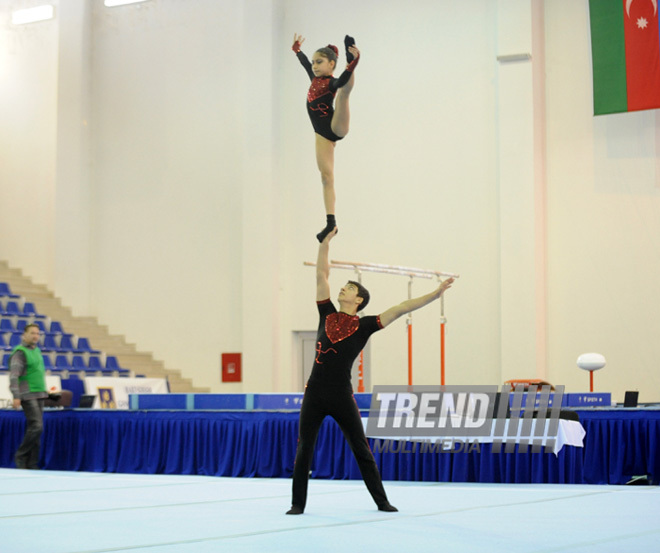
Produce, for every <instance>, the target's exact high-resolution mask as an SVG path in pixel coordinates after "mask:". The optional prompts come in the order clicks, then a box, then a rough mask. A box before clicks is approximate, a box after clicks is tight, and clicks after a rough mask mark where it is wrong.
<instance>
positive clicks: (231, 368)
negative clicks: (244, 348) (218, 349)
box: [222, 353, 241, 382]
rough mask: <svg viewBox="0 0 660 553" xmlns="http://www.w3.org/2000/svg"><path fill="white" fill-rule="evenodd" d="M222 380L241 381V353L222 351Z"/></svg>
mask: <svg viewBox="0 0 660 553" xmlns="http://www.w3.org/2000/svg"><path fill="white" fill-rule="evenodd" d="M222 381H223V382H240V381H241V354H240V353H223V354H222Z"/></svg>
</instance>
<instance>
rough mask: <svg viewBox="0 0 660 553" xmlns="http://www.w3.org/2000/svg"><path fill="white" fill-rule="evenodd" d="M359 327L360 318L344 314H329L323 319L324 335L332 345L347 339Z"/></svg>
mask: <svg viewBox="0 0 660 553" xmlns="http://www.w3.org/2000/svg"><path fill="white" fill-rule="evenodd" d="M359 326H360V317H358V316H357V315H354V316H351V315H347V314H346V313H331V314H330V315H328V316H327V317H326V319H325V333H326V334H327V335H328V338H330V341H331V342H332V343H333V344H336V343H337V342H341V341H342V340H345V339H346V338H348V337H349V336H350V335H351V334H354V333H355V331H356V330H357V329H358V327H359Z"/></svg>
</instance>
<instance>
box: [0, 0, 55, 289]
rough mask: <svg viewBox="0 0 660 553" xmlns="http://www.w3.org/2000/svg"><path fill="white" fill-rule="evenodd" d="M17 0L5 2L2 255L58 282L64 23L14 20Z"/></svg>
mask: <svg viewBox="0 0 660 553" xmlns="http://www.w3.org/2000/svg"><path fill="white" fill-rule="evenodd" d="M15 5H16V3H15V2H9V1H7V0H3V1H2V2H0V210H1V212H2V215H1V216H0V257H1V258H3V259H6V260H9V261H11V263H12V264H13V265H14V266H16V267H21V268H23V269H24V271H25V272H26V273H27V274H29V275H31V276H32V277H33V278H34V279H35V280H36V281H37V282H40V283H52V281H53V278H54V260H53V253H52V252H53V251H54V247H55V238H54V225H55V213H54V211H55V209H54V205H55V188H56V186H55V185H56V161H55V160H56V135H57V59H58V51H59V49H58V25H57V22H56V21H46V22H42V23H37V24H34V25H29V26H23V27H15V26H12V25H11V23H10V21H11V19H10V12H11V10H10V8H13V7H15ZM20 7H24V6H20Z"/></svg>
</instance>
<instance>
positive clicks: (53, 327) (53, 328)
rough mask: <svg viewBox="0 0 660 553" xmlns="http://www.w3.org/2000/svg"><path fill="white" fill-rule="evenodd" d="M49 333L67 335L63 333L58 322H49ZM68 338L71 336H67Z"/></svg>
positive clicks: (62, 328)
mask: <svg viewBox="0 0 660 553" xmlns="http://www.w3.org/2000/svg"><path fill="white" fill-rule="evenodd" d="M49 332H50V333H51V334H68V333H67V332H64V327H62V323H61V322H59V321H51V323H50V330H49ZM68 336H73V334H68Z"/></svg>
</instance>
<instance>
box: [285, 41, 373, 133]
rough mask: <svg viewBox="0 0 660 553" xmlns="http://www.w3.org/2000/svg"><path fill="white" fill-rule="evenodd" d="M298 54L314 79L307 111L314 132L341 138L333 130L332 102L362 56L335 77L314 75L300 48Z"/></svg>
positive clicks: (308, 98)
mask: <svg viewBox="0 0 660 553" xmlns="http://www.w3.org/2000/svg"><path fill="white" fill-rule="evenodd" d="M294 51H295V49H294ZM296 56H298V59H299V60H300V63H301V64H302V66H303V67H304V68H305V70H306V71H307V74H308V75H309V78H310V79H311V81H312V84H311V85H310V87H309V91H308V92H307V113H308V114H309V119H310V121H311V122H312V126H313V127H314V132H315V133H316V134H320V135H321V136H322V137H323V138H327V139H328V140H330V141H331V142H337V140H341V139H342V138H343V136H337V135H336V134H335V133H333V132H332V116H333V114H334V113H335V108H334V107H333V105H332V103H333V102H334V99H335V95H336V94H337V90H338V89H340V88H341V87H342V86H344V85H345V84H346V83H347V82H348V80H349V79H350V78H351V75H352V74H353V70H354V69H355V66H356V65H357V63H358V60H359V59H360V58H356V59H354V60H353V61H352V62H351V63H349V64H348V67H346V70H345V71H344V72H343V73H342V74H341V75H340V76H339V78H338V79H335V78H334V77H332V76H328V77H316V76H314V72H313V71H312V64H311V63H310V62H309V60H308V59H307V56H306V55H305V54H303V53H302V52H301V51H300V50H298V51H297V52H296Z"/></svg>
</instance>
